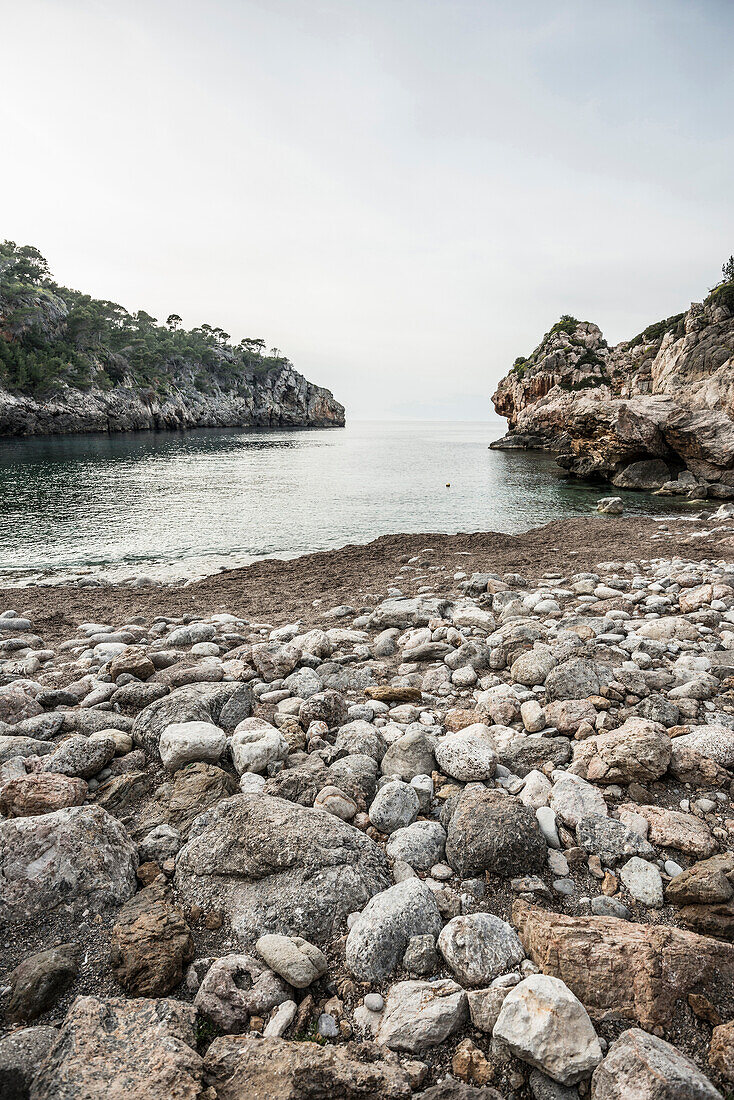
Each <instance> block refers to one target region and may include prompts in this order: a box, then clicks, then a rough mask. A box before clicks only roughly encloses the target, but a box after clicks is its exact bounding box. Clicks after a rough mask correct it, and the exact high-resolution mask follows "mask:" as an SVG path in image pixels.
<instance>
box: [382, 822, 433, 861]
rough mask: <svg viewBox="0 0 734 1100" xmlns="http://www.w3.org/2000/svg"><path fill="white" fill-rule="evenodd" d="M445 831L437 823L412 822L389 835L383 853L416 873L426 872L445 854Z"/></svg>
mask: <svg viewBox="0 0 734 1100" xmlns="http://www.w3.org/2000/svg"><path fill="white" fill-rule="evenodd" d="M445 847H446V830H445V829H444V827H443V825H441V824H440V823H439V822H438V821H414V822H413V824H412V825H406V826H405V827H404V828H402V829H396V830H395V832H393V833H391V834H390V839H389V840H388V842H387V846H386V848H385V852H386V854H387V855H388V857H389V858H390V859H392V860H398V859H399V860H402V861H403V862H404V863H407V864H409V866H411V867H412V868H414V870H416V871H428V870H430V868H431V867H432V866H433V865H434V864H435V863H439V862H440V861H441V860H442V859H443V858H444V854H445Z"/></svg>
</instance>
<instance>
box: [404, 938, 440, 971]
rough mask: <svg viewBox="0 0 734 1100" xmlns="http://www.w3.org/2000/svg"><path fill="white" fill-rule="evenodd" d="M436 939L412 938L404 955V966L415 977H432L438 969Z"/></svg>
mask: <svg viewBox="0 0 734 1100" xmlns="http://www.w3.org/2000/svg"><path fill="white" fill-rule="evenodd" d="M438 963H439V960H438V952H437V951H436V937H435V936H432V935H430V934H429V935H425V936H411V937H410V939H409V940H408V946H407V947H406V948H405V954H404V955H403V966H404V967H405V969H406V970H407V971H408V973H409V974H410V975H412V976H413V977H416V976H417V977H420V978H424V977H430V975H431V974H434V973H435V972H436V970H437V969H438Z"/></svg>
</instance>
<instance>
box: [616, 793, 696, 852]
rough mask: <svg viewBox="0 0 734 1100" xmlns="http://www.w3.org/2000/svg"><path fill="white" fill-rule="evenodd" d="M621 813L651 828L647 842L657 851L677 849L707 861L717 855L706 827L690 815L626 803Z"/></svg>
mask: <svg viewBox="0 0 734 1100" xmlns="http://www.w3.org/2000/svg"><path fill="white" fill-rule="evenodd" d="M619 809H620V811H623V810H630V811H632V813H636V814H639V815H640V816H641V817H644V818H645V820H646V821H647V822H648V824H649V826H650V831H649V834H648V839H649V840H650V842H651V843H652V844H656V845H657V846H658V847H660V848H677V849H678V851H680V852H687V853H688V854H689V855H692V856H699V857H706V856H710V855H712V854H713V853H714V852H715V851H716V841H715V840H714V838H713V836H712V835H711V832H710V830H709V827H708V825H705V824H704V823H703V821H700V820H699V819H698V818H697V817H694V815H693V814H685V813H683V812H682V811H681V810H665V809H663V807H662V806H640V805H637V804H635V805H631V804H629V803H626V804H624V805H622V806H620V807H619Z"/></svg>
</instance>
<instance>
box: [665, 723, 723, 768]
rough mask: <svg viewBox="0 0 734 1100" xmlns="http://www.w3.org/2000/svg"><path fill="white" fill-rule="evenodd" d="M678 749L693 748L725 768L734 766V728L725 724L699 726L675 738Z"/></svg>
mask: <svg viewBox="0 0 734 1100" xmlns="http://www.w3.org/2000/svg"><path fill="white" fill-rule="evenodd" d="M675 748H676V749H677V750H679V751H680V750H682V749H693V750H694V751H695V752H697V753H700V754H701V756H704V757H707V758H708V759H709V760H712V761H713V762H714V763H715V764H719V765H720V766H721V767H724V768H731V767H733V766H734V729H728V728H727V727H725V726H717V725H708V726H698V727H697V728H696V729H694V730H693V732H692V733H688V734H684V735H683V736H682V737H676V738H675Z"/></svg>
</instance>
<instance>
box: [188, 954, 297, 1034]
mask: <svg viewBox="0 0 734 1100" xmlns="http://www.w3.org/2000/svg"><path fill="white" fill-rule="evenodd" d="M291 993H292V990H291V988H290V986H289V985H288V984H287V983H286V982H284V981H283V979H282V978H280V977H278V976H277V975H276V974H274V973H273V971H272V970H269V969H268V968H267V967H265V966H263V964H262V963H261V962H259V960H258V959H255V958H252V956H250V955H222V956H221V958H219V959H215V960H214V962H213V963H212V965H211V966H210V967H209V969H208V970H207V972H206V974H205V975H204V976H203V978H202V980H201V984H200V986H199V989H198V991H197V993H196V997H195V998H194V1005H195V1007H196V1008H197V1010H198V1011H199V1013H200V1014H201V1015H203V1016H206V1017H207V1018H208V1019H209V1020H211V1021H212V1023H214V1024H216V1026H217V1027H218V1028H221V1030H222V1031H224V1032H226V1033H227V1034H239V1033H240V1032H242V1031H244V1030H245V1029H246V1027H247V1025H248V1023H249V1020H250V1017H251V1016H264V1015H267V1014H268V1013H269V1012H271V1011H272V1010H273V1009H274V1008H276V1007H277V1006H278V1005H281V1004H283V1003H284V1002H285V1001H288V1000H290V999H291Z"/></svg>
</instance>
